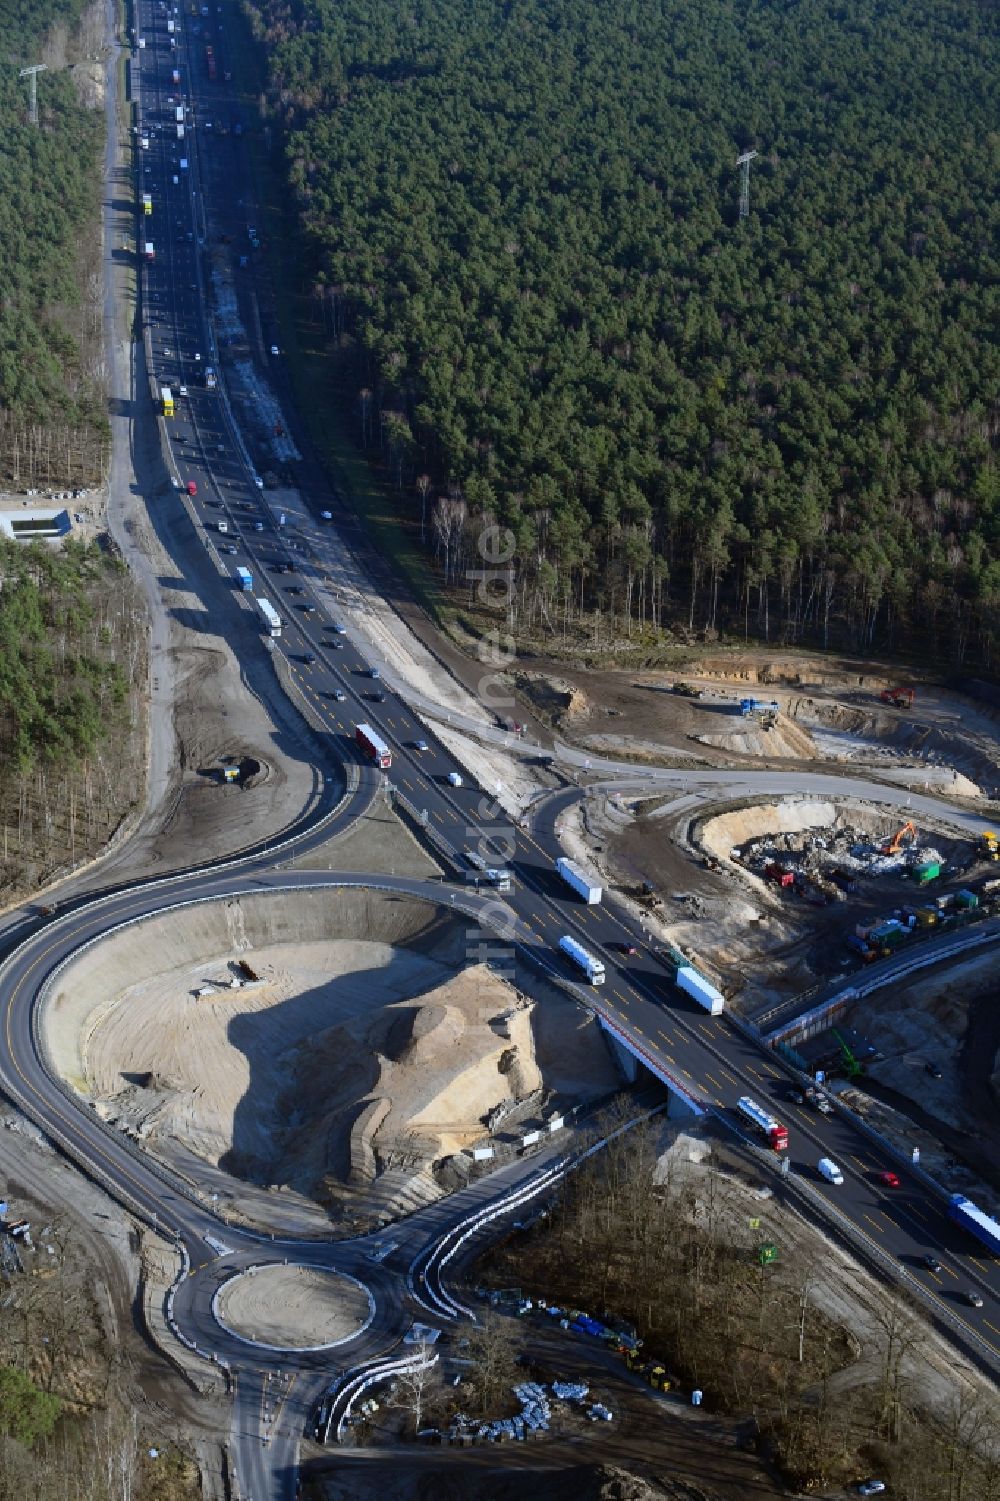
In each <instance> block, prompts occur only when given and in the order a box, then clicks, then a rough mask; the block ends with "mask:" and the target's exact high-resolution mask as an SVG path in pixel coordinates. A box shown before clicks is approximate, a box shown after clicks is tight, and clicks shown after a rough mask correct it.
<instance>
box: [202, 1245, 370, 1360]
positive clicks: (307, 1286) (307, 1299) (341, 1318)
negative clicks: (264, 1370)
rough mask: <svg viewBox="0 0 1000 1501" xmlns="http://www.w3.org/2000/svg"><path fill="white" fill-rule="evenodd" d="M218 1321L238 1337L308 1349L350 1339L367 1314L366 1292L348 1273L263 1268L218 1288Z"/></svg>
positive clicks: (291, 1347) (292, 1267) (251, 1271)
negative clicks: (344, 1274)
mask: <svg viewBox="0 0 1000 1501" xmlns="http://www.w3.org/2000/svg"><path fill="white" fill-rule="evenodd" d="M216 1310H217V1313H218V1317H219V1320H220V1321H221V1323H222V1324H223V1325H224V1326H225V1327H226V1328H227V1329H231V1330H232V1331H233V1333H234V1334H238V1335H239V1336H240V1337H241V1338H242V1339H249V1340H253V1341H255V1342H256V1343H258V1344H263V1345H272V1346H274V1347H275V1348H277V1349H282V1350H309V1349H316V1348H317V1347H318V1346H320V1345H335V1344H341V1343H343V1341H344V1340H348V1339H351V1338H353V1336H354V1335H356V1334H357V1333H358V1332H359V1331H360V1330H361V1329H362V1328H363V1327H364V1324H365V1321H366V1319H367V1318H368V1316H369V1311H370V1310H369V1302H368V1295H367V1293H366V1292H365V1290H364V1288H362V1287H359V1286H358V1284H357V1283H356V1282H355V1281H354V1279H353V1278H351V1277H342V1276H341V1275H340V1274H339V1273H338V1272H329V1271H325V1270H324V1269H323V1268H321V1267H310V1266H294V1265H293V1266H289V1265H287V1264H285V1265H282V1266H278V1265H277V1264H272V1265H270V1266H261V1267H255V1268H252V1269H251V1270H250V1271H247V1272H242V1273H240V1274H239V1275H237V1276H235V1277H231V1278H230V1279H229V1281H228V1282H226V1283H224V1284H223V1286H222V1287H221V1288H220V1289H219V1294H218V1301H217V1304H216Z"/></svg>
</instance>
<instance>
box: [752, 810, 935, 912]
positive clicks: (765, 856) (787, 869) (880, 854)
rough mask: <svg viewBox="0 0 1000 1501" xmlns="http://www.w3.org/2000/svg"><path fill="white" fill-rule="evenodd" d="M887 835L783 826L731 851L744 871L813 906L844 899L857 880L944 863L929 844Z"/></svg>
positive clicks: (846, 828) (852, 829) (845, 828)
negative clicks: (883, 836) (784, 889)
mask: <svg viewBox="0 0 1000 1501" xmlns="http://www.w3.org/2000/svg"><path fill="white" fill-rule="evenodd" d="M896 842H897V841H896V840H895V839H894V838H893V836H892V835H889V836H887V837H886V838H884V839H876V838H873V836H872V835H871V833H869V832H867V831H863V830H861V829H857V828H855V827H854V826H852V825H851V824H844V825H842V826H840V827H836V828H827V829H824V831H823V832H822V833H819V832H815V831H808V830H804V831H803V830H788V831H784V832H774V833H768V834H762V835H760V836H759V837H757V838H754V839H750V840H747V841H745V842H744V843H743V844H742V845H740V846H739V847H738V848H735V849H733V850H731V851H730V859H732V860H734V861H736V863H737V864H739V865H741V866H742V867H743V869H744V870H749V871H751V872H752V873H753V874H754V875H757V876H760V877H761V878H762V879H763V880H766V881H771V882H773V883H774V884H775V885H777V886H779V887H788V888H793V889H794V890H795V891H796V892H797V894H798V895H800V896H802V897H804V898H805V899H806V900H807V901H812V902H814V903H815V904H816V905H818V906H825V905H827V904H828V903H829V902H835V901H844V900H845V899H846V897H847V896H848V895H849V894H850V893H851V892H853V891H855V890H856V889H857V878H858V877H859V876H863V877H875V878H877V877H879V876H903V875H909V874H910V873H911V872H914V871H917V870H919V869H920V868H922V867H927V866H937V868H938V870H941V869H942V868H943V866H944V856H943V855H942V854H941V852H940V851H939V850H937V849H935V848H934V847H933V846H932V845H927V844H921V843H919V842H918V840H917V838H916V837H915V836H914V837H908V838H907V840H906V841H902V842H899V843H898V845H897V847H896V848H893V847H892V846H893V845H894V844H896Z"/></svg>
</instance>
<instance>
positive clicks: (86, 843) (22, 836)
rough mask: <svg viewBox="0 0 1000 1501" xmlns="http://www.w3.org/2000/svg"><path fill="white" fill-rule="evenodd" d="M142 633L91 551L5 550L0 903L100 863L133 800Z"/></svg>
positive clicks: (129, 588) (127, 595)
mask: <svg viewBox="0 0 1000 1501" xmlns="http://www.w3.org/2000/svg"><path fill="white" fill-rule="evenodd" d="M147 624H148V623H147V618H146V614H145V611H144V609H143V607H142V605H141V602H140V601H139V599H138V596H137V594H136V591H135V587H134V585H133V583H132V581H131V578H130V575H129V573H128V570H127V569H126V568H125V567H124V565H123V564H122V563H120V562H119V561H118V560H117V559H114V558H112V557H110V556H109V555H108V554H107V553H105V552H104V551H102V550H101V548H99V547H98V546H96V545H86V544H83V543H80V542H73V541H69V542H67V543H66V544H65V545H64V546H63V547H61V548H53V547H48V546H46V545H45V544H43V543H33V544H31V545H25V544H23V543H20V542H11V541H7V540H3V539H0V841H2V842H0V897H2V898H4V899H9V897H10V895H11V893H12V892H14V891H18V890H24V889H30V887H31V886H33V885H37V884H39V883H40V882H41V881H42V880H43V879H44V878H45V877H46V876H47V875H48V874H50V873H51V872H52V870H53V869H56V868H59V867H61V866H64V865H65V864H66V863H67V861H69V862H71V863H72V862H75V861H77V860H79V859H81V858H83V857H84V856H86V855H88V854H95V853H96V852H97V851H98V850H99V849H100V848H101V847H102V846H103V844H104V843H105V841H106V840H107V839H108V837H109V836H110V834H111V833H112V832H113V831H114V829H115V827H116V825H117V824H118V823H119V822H120V821H121V818H122V816H123V814H124V813H125V811H126V810H127V809H128V808H130V807H131V806H132V805H133V804H134V802H135V800H136V798H137V797H138V796H139V795H140V791H141V779H140V778H138V777H137V772H136V768H137V766H141V765H142V764H143V757H144V746H143V734H144V719H143V716H142V713H141V705H142V700H141V695H142V689H143V688H144V686H145V680H146V679H145V674H146V633H147Z"/></svg>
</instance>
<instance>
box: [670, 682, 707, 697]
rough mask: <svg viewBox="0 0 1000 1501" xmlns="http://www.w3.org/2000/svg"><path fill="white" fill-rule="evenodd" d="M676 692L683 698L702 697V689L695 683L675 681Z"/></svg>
mask: <svg viewBox="0 0 1000 1501" xmlns="http://www.w3.org/2000/svg"><path fill="white" fill-rule="evenodd" d="M674 692H675V693H679V694H680V695H681V697H682V698H701V689H700V688H696V687H695V686H694V684H693V683H675V684H674Z"/></svg>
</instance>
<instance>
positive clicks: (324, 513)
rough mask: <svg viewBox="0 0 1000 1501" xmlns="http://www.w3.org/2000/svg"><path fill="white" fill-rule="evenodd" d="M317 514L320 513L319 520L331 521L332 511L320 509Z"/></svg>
mask: <svg viewBox="0 0 1000 1501" xmlns="http://www.w3.org/2000/svg"><path fill="white" fill-rule="evenodd" d="M319 515H320V520H321V521H332V520H333V512H332V511H320V513H319Z"/></svg>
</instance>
